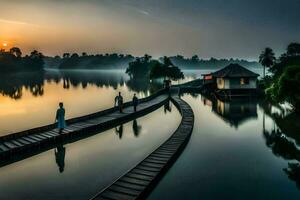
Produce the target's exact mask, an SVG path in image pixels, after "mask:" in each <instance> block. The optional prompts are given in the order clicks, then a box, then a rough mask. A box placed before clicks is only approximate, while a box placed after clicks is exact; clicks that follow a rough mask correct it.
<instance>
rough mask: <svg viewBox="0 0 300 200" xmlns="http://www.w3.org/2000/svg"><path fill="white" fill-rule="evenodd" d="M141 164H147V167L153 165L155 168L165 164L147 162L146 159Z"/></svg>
mask: <svg viewBox="0 0 300 200" xmlns="http://www.w3.org/2000/svg"><path fill="white" fill-rule="evenodd" d="M141 166H145V167H153V168H158V169H160V168H162V167H163V166H164V164H157V163H149V162H146V161H143V162H142V163H141Z"/></svg>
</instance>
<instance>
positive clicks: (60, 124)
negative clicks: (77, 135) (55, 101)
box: [55, 102, 66, 133]
mask: <svg viewBox="0 0 300 200" xmlns="http://www.w3.org/2000/svg"><path fill="white" fill-rule="evenodd" d="M55 122H57V128H58V129H59V133H61V132H62V131H63V129H64V128H65V127H66V122H65V109H64V104H63V103H62V102H60V103H59V108H58V109H57V111H56V117H55Z"/></svg>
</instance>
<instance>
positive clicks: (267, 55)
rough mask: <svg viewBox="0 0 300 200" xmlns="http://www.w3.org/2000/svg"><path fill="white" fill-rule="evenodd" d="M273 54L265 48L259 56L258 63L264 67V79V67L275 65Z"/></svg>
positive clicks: (269, 49)
mask: <svg viewBox="0 0 300 200" xmlns="http://www.w3.org/2000/svg"><path fill="white" fill-rule="evenodd" d="M275 60H276V58H275V54H274V52H273V50H272V49H271V48H269V47H267V48H265V50H264V51H262V52H261V54H260V56H259V62H260V63H261V64H262V66H264V78H265V76H266V67H268V68H269V67H271V66H272V65H274V63H275Z"/></svg>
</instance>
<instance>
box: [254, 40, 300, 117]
mask: <svg viewBox="0 0 300 200" xmlns="http://www.w3.org/2000/svg"><path fill="white" fill-rule="evenodd" d="M259 61H260V63H261V64H262V65H263V67H264V78H263V81H262V84H263V88H265V92H266V94H267V96H268V97H269V98H270V99H271V100H272V101H274V102H277V103H282V102H289V103H290V104H291V105H292V106H293V107H294V110H295V111H296V112H297V113H300V44H299V43H291V44H289V45H288V47H287V49H286V52H285V53H283V54H282V55H281V56H280V57H279V58H276V56H275V53H274V52H273V50H272V49H271V48H270V47H267V48H265V49H264V51H263V52H262V53H261V54H260V56H259ZM265 68H268V70H269V72H270V73H271V75H268V76H266V75H265Z"/></svg>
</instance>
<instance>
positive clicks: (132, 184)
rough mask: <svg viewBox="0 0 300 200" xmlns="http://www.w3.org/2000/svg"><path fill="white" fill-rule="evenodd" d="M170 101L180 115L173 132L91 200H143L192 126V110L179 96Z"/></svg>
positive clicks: (182, 144)
mask: <svg viewBox="0 0 300 200" xmlns="http://www.w3.org/2000/svg"><path fill="white" fill-rule="evenodd" d="M171 100H172V102H173V103H174V104H175V106H176V107H177V109H178V110H179V111H180V113H181V115H182V120H181V123H180V125H179V127H178V128H177V130H176V131H175V132H174V134H173V135H172V136H171V137H170V138H169V139H168V140H167V141H166V142H165V143H163V144H162V145H161V146H160V147H159V148H157V149H156V150H155V151H154V152H152V153H151V154H150V155H149V156H148V157H147V158H145V159H144V160H143V161H142V162H140V163H139V164H138V165H136V166H135V167H134V168H133V169H131V170H130V171H128V172H127V173H126V174H125V175H123V176H122V177H120V178H119V179H118V180H117V181H115V182H114V183H113V184H112V185H110V186H108V187H107V188H105V189H104V190H102V191H101V192H99V193H98V194H97V195H95V196H94V197H92V198H91V200H101V199H110V200H122V199H124V200H125V199H145V198H146V197H147V195H148V194H149V193H150V192H151V190H152V189H153V188H154V187H155V186H156V185H157V183H158V182H159V180H160V179H161V178H162V177H163V175H164V173H165V172H166V171H167V169H168V168H170V167H171V165H172V164H173V163H174V161H175V160H176V158H177V157H178V156H179V154H180V153H181V152H182V150H183V149H184V147H185V145H186V144H187V142H188V140H189V138H190V135H191V133H192V130H193V126H194V113H193V111H192V109H191V107H190V106H189V105H188V104H187V103H186V102H185V101H183V100H181V99H180V98H179V97H172V98H171Z"/></svg>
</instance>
